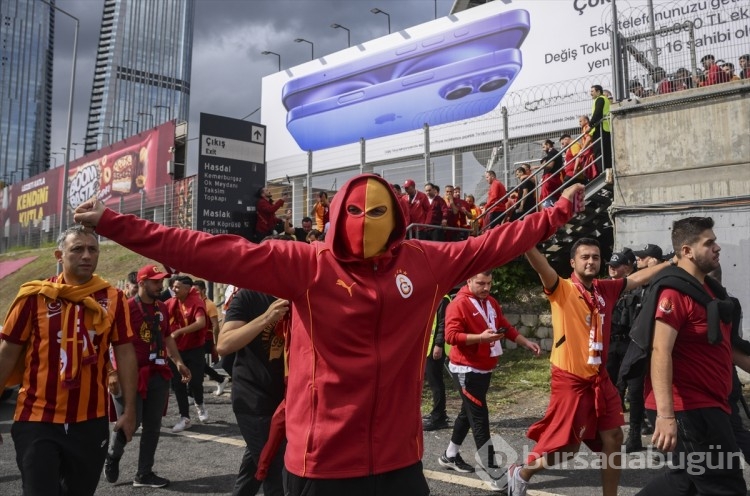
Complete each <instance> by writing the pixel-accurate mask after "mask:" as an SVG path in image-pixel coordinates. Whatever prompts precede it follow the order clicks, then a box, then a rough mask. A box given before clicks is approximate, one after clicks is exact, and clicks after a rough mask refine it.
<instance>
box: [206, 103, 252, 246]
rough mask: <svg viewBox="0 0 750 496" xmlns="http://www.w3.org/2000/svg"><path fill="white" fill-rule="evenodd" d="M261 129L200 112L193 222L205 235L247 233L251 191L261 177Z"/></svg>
mask: <svg viewBox="0 0 750 496" xmlns="http://www.w3.org/2000/svg"><path fill="white" fill-rule="evenodd" d="M265 142H266V128H265V126H262V125H260V124H256V123H253V122H247V121H243V120H241V119H233V118H231V117H223V116H220V115H212V114H205V113H201V117H200V150H199V152H198V153H199V156H198V178H197V181H198V188H197V199H198V206H197V212H196V213H197V215H196V224H197V227H196V228H197V229H198V230H199V231H205V232H208V233H211V234H237V235H240V236H244V237H246V238H248V239H250V237H251V236H252V230H253V228H254V222H253V221H254V219H255V216H254V214H255V202H256V197H255V193H256V191H258V190H259V189H260V188H262V187H263V186H265V181H266V166H265V159H266V146H265Z"/></svg>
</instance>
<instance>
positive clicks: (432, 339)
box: [427, 294, 453, 357]
mask: <svg viewBox="0 0 750 496" xmlns="http://www.w3.org/2000/svg"><path fill="white" fill-rule="evenodd" d="M443 298H445V299H446V300H448V302H449V303H450V301H451V300H452V299H453V298H451V295H449V294H447V295H445V296H443ZM443 318H445V316H443ZM435 329H437V313H436V314H435V316H434V317H433V318H432V332H431V333H430V344H429V345H427V356H428V357H429V356H432V347H433V344H432V343H434V342H435ZM443 348H444V350H445V356H448V352H450V350H451V345H449V344H448V343H445V346H444V347H443Z"/></svg>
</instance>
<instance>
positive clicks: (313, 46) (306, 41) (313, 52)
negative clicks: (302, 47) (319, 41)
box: [294, 38, 315, 60]
mask: <svg viewBox="0 0 750 496" xmlns="http://www.w3.org/2000/svg"><path fill="white" fill-rule="evenodd" d="M294 42H295V43H303V42H304V43H309V44H310V56H311V57H312V58H311V59H310V60H315V45H314V44H313V42H312V41H310V40H306V39H304V38H296V39H295V40H294Z"/></svg>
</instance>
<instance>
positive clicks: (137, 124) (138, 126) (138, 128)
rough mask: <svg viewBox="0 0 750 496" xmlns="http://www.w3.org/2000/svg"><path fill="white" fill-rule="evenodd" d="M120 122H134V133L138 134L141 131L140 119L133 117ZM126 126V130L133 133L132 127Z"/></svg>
mask: <svg viewBox="0 0 750 496" xmlns="http://www.w3.org/2000/svg"><path fill="white" fill-rule="evenodd" d="M122 122H123V123H125V122H128V123H130V122H135V133H136V134H140V133H141V121H137V120H135V119H123V120H122ZM128 127H129V128H130V130H129V131H128V132H129V133H130V135H131V136H132V135H133V128H132V126H128Z"/></svg>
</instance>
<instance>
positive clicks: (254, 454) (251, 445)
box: [232, 412, 286, 496]
mask: <svg viewBox="0 0 750 496" xmlns="http://www.w3.org/2000/svg"><path fill="white" fill-rule="evenodd" d="M234 416H235V417H236V418H237V425H238V426H239V428H240V432H241V433H242V438H243V439H244V440H245V444H246V446H245V452H244V453H243V455H242V462H240V470H239V473H238V474H237V480H236V481H235V483H234V490H233V491H232V496H253V495H254V494H256V492H257V491H258V489H259V488H260V486H261V483H260V482H258V481H257V480H256V479H255V471H256V469H257V468H258V462H259V461H260V452H261V451H263V446H265V445H266V442H267V441H268V433H269V432H270V430H271V415H251V414H249V413H238V412H235V413H234ZM285 447H286V443H282V445H281V446H280V447H279V451H278V452H277V453H276V456H274V458H273V461H272V462H271V466H270V467H269V468H268V476H267V477H266V479H265V480H264V481H263V483H262V486H263V495H264V496H282V495H283V494H284V488H283V486H282V477H281V471H282V469H283V468H284V450H285Z"/></svg>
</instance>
